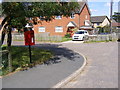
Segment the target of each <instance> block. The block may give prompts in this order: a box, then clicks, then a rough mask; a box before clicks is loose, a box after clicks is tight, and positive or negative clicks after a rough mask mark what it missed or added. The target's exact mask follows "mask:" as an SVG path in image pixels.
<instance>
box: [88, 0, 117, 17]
mask: <svg viewBox="0 0 120 90" xmlns="http://www.w3.org/2000/svg"><path fill="white" fill-rule="evenodd" d="M110 1H111V0H104V1H102V0H100V1H97V0H88V6H89V9H90V11H91V16H103V15H106V16H108V17H110ZM113 1H114V3H113V14H114V12H118V1H119V0H113Z"/></svg>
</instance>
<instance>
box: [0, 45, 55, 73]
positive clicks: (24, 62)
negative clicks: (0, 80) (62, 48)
mask: <svg viewBox="0 0 120 90" xmlns="http://www.w3.org/2000/svg"><path fill="white" fill-rule="evenodd" d="M6 49H7V47H6V46H3V47H2V50H6ZM31 54H32V63H30V61H29V60H30V59H29V49H28V47H19V46H12V47H11V55H12V70H13V71H12V72H14V71H16V70H25V69H28V68H29V67H31V66H35V65H37V64H42V63H44V62H45V61H47V60H49V59H50V58H52V57H53V53H52V52H51V51H49V50H43V49H40V48H37V47H32V48H31ZM0 68H1V69H2V72H1V73H0V75H6V74H8V73H9V72H8V53H4V54H3V53H2V63H1V67H0Z"/></svg>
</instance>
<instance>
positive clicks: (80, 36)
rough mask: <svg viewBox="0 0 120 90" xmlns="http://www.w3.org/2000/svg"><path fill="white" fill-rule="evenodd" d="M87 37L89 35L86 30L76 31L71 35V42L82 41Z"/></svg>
mask: <svg viewBox="0 0 120 90" xmlns="http://www.w3.org/2000/svg"><path fill="white" fill-rule="evenodd" d="M87 36H89V33H88V31H87V30H78V31H77V32H75V33H74V34H73V36H72V40H84V39H85V37H87Z"/></svg>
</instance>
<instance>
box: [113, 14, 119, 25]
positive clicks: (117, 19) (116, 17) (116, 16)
mask: <svg viewBox="0 0 120 90" xmlns="http://www.w3.org/2000/svg"><path fill="white" fill-rule="evenodd" d="M113 19H114V20H115V21H116V22H119V23H120V12H116V13H115V14H114V15H113Z"/></svg>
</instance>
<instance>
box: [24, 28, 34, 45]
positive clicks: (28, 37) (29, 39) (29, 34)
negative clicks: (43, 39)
mask: <svg viewBox="0 0 120 90" xmlns="http://www.w3.org/2000/svg"><path fill="white" fill-rule="evenodd" d="M24 38H25V45H35V38H34V31H33V30H30V31H25V32H24Z"/></svg>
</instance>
